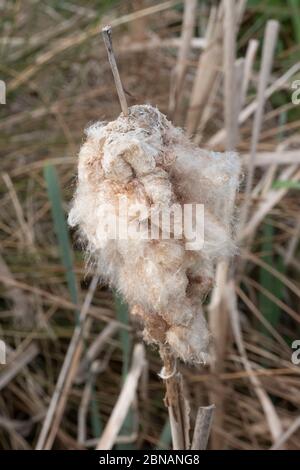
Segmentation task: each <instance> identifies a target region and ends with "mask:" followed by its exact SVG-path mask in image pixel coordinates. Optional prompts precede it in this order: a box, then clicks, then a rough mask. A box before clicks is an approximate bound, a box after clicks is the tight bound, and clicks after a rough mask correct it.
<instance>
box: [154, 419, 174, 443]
mask: <svg viewBox="0 0 300 470" xmlns="http://www.w3.org/2000/svg"><path fill="white" fill-rule="evenodd" d="M171 443H172V434H171V427H170V421H169V418H167V420H166V422H165V425H164V427H163V430H162V432H161V435H160V438H159V442H158V444H157V449H158V450H163V449H170V447H171Z"/></svg>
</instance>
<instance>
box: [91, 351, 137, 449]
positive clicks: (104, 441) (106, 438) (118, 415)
mask: <svg viewBox="0 0 300 470" xmlns="http://www.w3.org/2000/svg"><path fill="white" fill-rule="evenodd" d="M145 363H146V359H145V350H144V346H143V345H142V344H136V345H135V347H134V350H133V358H132V365H131V368H130V371H129V372H128V374H127V377H126V379H125V382H124V385H123V387H122V390H121V393H120V395H119V398H118V400H117V403H116V404H115V406H114V409H113V411H112V413H111V415H110V418H109V420H108V423H107V424H106V427H105V429H104V431H103V433H102V436H101V438H100V440H99V442H98V445H97V450H109V449H111V448H112V447H113V445H114V443H115V441H116V438H117V436H118V434H119V431H120V429H121V427H122V424H123V422H124V419H125V418H126V416H127V413H128V410H129V408H130V405H131V404H132V403H133V401H134V398H135V396H136V393H137V386H138V381H139V378H140V376H141V374H142V371H143V368H144V366H145Z"/></svg>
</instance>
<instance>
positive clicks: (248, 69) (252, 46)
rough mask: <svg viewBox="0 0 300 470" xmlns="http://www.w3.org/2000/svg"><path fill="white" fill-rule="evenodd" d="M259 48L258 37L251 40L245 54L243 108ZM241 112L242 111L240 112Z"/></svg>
mask: <svg viewBox="0 0 300 470" xmlns="http://www.w3.org/2000/svg"><path fill="white" fill-rule="evenodd" d="M257 49H258V41H257V39H251V40H250V41H249V44H248V47H247V51H246V56H245V67H244V77H243V84H242V96H241V107H242V108H243V106H244V104H245V101H246V97H247V92H248V88H249V83H250V80H251V75H252V71H253V65H254V62H255V57H256V53H257ZM239 114H240V113H239Z"/></svg>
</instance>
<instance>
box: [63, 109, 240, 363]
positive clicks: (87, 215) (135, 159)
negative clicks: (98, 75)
mask: <svg viewBox="0 0 300 470" xmlns="http://www.w3.org/2000/svg"><path fill="white" fill-rule="evenodd" d="M239 171H240V167H239V161H238V158H237V156H236V155H235V154H234V153H230V152H228V153H215V152H209V151H206V150H201V149H199V148H197V147H195V146H194V145H193V144H192V143H191V142H190V141H189V140H188V139H187V137H186V136H185V135H184V133H183V132H182V130H180V129H178V128H175V127H174V126H173V125H172V124H171V123H170V122H169V121H168V120H167V118H166V117H165V116H164V115H163V114H161V113H160V112H159V110H158V109H156V108H153V107H152V106H149V105H144V106H133V107H131V108H130V109H129V116H124V115H123V114H121V115H120V116H119V117H118V119H117V120H116V121H113V122H110V123H108V124H107V123H102V122H98V123H96V124H94V125H92V126H91V127H90V128H89V129H88V130H87V139H86V141H85V143H84V144H83V146H82V147H81V150H80V153H79V164H78V185H77V189H76V194H75V196H74V200H73V204H72V208H71V211H70V214H69V223H70V225H71V226H78V228H79V232H80V237H81V239H82V240H84V241H85V242H86V249H87V252H88V254H89V255H90V256H89V258H90V259H92V260H93V261H94V262H95V263H97V265H98V267H99V270H100V273H101V275H102V276H103V278H104V280H105V281H107V282H108V283H109V284H110V285H111V286H112V287H114V288H116V289H118V291H119V292H121V294H122V295H123V297H124V298H125V300H126V301H127V303H128V305H129V307H130V310H131V313H132V314H134V315H137V316H138V317H140V318H141V319H142V322H143V325H144V338H145V340H146V341H148V342H150V343H155V344H157V345H158V346H160V347H161V346H164V347H167V348H168V349H169V350H170V351H171V352H172V353H173V354H174V355H175V356H176V357H179V358H181V359H182V360H184V361H185V362H189V363H196V362H202V361H203V359H204V357H205V354H206V352H207V348H208V343H209V337H210V335H209V332H208V329H207V326H206V321H205V319H204V317H203V314H202V310H201V303H202V301H203V297H204V296H205V295H206V294H207V292H208V291H209V290H210V288H211V287H212V284H213V279H214V268H215V265H216V263H217V261H219V260H220V259H221V258H222V257H228V256H230V255H231V254H232V253H233V251H234V243H233V241H232V228H233V227H232V220H231V218H232V215H231V214H232V207H233V203H234V198H235V193H236V189H237V187H238V180H239ZM123 196H126V198H127V201H129V206H130V205H131V204H132V205H135V204H136V203H137V202H140V203H142V204H143V205H145V206H146V207H147V208H148V215H149V217H150V214H151V213H153V211H158V212H159V211H163V210H164V209H165V208H169V207H171V206H172V204H174V203H178V204H180V205H181V206H183V204H186V203H199V204H204V210H205V219H204V246H203V248H202V249H201V250H195V251H191V250H186V247H185V243H186V240H185V239H184V238H183V239H174V238H170V239H159V240H153V239H152V240H151V239H148V240H147V239H145V237H143V236H142V233H143V231H142V230H141V237H140V238H138V239H136V237H135V239H127V240H126V239H118V238H117V239H111V237H103V230H101V228H103V226H105V225H109V224H108V222H109V220H108V219H109V217H110V215H109V214H108V213H107V212H105V211H103V210H101V209H100V208H101V207H102V205H103V203H107V204H111V205H114V206H115V207H116V208H117V206H118V201H119V198H120V197H123ZM116 210H118V209H116ZM146 218H147V215H146ZM133 219H134V220H132V223H135V224H140V226H142V225H144V224H145V214H143V217H142V216H140V217H139V215H138V214H137V215H136V216H135V217H133ZM99 234H101V235H99Z"/></svg>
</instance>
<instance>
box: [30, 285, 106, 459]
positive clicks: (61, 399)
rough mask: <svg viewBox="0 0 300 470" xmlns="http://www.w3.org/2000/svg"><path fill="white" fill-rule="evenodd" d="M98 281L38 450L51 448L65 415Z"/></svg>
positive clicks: (89, 295) (71, 347)
mask: <svg viewBox="0 0 300 470" xmlns="http://www.w3.org/2000/svg"><path fill="white" fill-rule="evenodd" d="M97 283H98V276H94V277H93V279H92V282H91V284H90V286H89V290H88V293H87V295H86V298H85V300H84V303H83V306H82V309H81V311H80V315H79V322H78V325H76V327H75V329H74V333H73V336H72V339H71V341H70V344H69V348H68V351H67V354H66V356H65V359H64V363H63V366H62V368H61V371H60V374H59V377H58V380H57V383H56V387H55V390H54V393H53V395H52V398H51V401H50V404H49V407H48V410H47V414H46V417H45V420H44V423H43V426H42V429H41V432H40V435H39V438H38V441H37V444H36V450H47V449H51V447H52V445H53V442H54V439H55V437H56V434H57V432H58V429H59V425H60V422H61V420H62V417H63V412H64V409H65V406H66V403H67V398H68V393H69V390H70V388H71V386H72V383H73V380H74V378H75V375H76V373H77V369H78V365H79V360H80V356H81V353H82V349H83V334H84V326H85V319H86V316H87V313H88V310H89V307H90V304H91V302H92V299H93V295H94V292H95V290H96V287H97Z"/></svg>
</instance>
